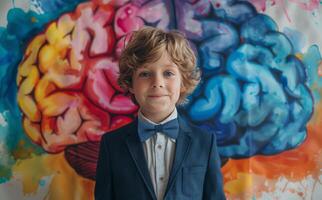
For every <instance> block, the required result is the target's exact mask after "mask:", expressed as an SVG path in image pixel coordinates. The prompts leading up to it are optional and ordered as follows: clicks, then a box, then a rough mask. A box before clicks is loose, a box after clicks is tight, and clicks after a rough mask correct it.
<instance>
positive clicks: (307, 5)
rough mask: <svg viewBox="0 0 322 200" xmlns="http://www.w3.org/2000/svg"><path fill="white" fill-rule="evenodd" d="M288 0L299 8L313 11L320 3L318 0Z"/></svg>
mask: <svg viewBox="0 0 322 200" xmlns="http://www.w3.org/2000/svg"><path fill="white" fill-rule="evenodd" d="M289 1H290V2H293V3H295V4H297V5H298V6H299V7H300V8H302V9H303V10H307V11H313V10H315V9H318V7H319V5H320V0H310V1H309V2H302V1H301V0H289Z"/></svg>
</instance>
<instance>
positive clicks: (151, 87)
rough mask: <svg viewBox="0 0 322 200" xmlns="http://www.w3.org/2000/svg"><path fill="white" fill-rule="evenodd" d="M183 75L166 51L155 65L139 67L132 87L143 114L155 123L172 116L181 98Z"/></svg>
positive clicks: (131, 89) (133, 77)
mask: <svg viewBox="0 0 322 200" xmlns="http://www.w3.org/2000/svg"><path fill="white" fill-rule="evenodd" d="M181 90H182V89H181V73H180V71H179V68H178V66H177V65H176V64H174V63H173V62H172V61H171V59H170V58H169V56H168V54H167V53H166V51H164V53H163V54H162V56H161V58H160V59H159V60H157V61H156V62H154V63H147V64H145V65H144V66H143V67H139V68H138V69H137V70H136V71H135V72H134V73H133V76H132V87H131V88H130V89H129V91H130V92H131V93H133V94H134V96H135V99H136V100H137V102H138V104H139V105H140V109H141V112H142V113H143V114H144V116H145V117H147V118H148V119H150V120H152V121H153V122H160V121H162V120H163V119H165V118H166V117H167V116H169V115H170V114H171V112H172V111H173V110H174V108H175V105H176V103H177V101H178V99H179V97H180V91H181Z"/></svg>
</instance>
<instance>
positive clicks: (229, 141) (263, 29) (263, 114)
mask: <svg viewBox="0 0 322 200" xmlns="http://www.w3.org/2000/svg"><path fill="white" fill-rule="evenodd" d="M219 2H220V4H215V3H214V4H213V10H212V12H213V13H210V14H209V15H211V16H212V19H210V20H209V19H208V18H206V17H205V18H206V19H205V20H203V18H202V17H200V19H199V20H200V22H201V23H202V24H203V26H202V29H203V30H202V34H201V38H199V39H198V40H197V41H196V44H197V45H196V46H197V49H198V53H199V55H200V59H201V61H200V62H199V63H200V64H201V67H202V72H203V73H204V75H203V81H202V84H201V86H200V87H198V90H197V93H198V94H193V95H192V97H190V104H189V105H187V106H186V110H187V114H188V116H189V118H190V120H192V121H193V122H195V123H197V124H198V125H199V126H200V127H201V128H203V129H205V130H207V131H208V132H211V133H213V134H216V135H217V143H218V145H219V152H220V155H221V156H223V157H233V158H243V157H250V156H253V155H256V154H265V155H272V154H277V153H280V152H283V151H285V150H287V149H291V148H296V147H297V146H298V145H299V144H301V143H302V142H303V141H304V139H305V138H306V134H307V132H306V124H307V122H308V121H309V119H310V118H311V115H312V112H313V98H312V95H311V91H310V89H309V88H308V86H307V80H308V79H307V78H308V77H307V76H306V65H307V63H305V62H302V61H301V60H299V59H298V58H297V57H296V56H295V55H294V54H295V52H298V51H299V50H300V47H301V46H299V45H300V44H299V45H298V46H295V47H294V45H293V43H294V40H295V38H296V37H298V35H296V34H294V32H292V33H293V35H292V34H291V33H290V31H289V30H287V31H286V33H282V32H279V31H278V27H277V24H276V23H275V21H274V20H273V19H271V18H270V17H269V16H267V15H264V14H258V13H256V11H255V10H254V8H253V6H252V5H250V4H248V3H241V2H237V1H233V0H231V1H219ZM237 8H238V9H237ZM232 11H234V12H232ZM217 20H219V21H218V22H217ZM289 35H292V37H291V38H289ZM225 37H226V38H227V39H226V38H225ZM228 38H229V39H228ZM310 59H311V58H310ZM308 60H309V59H308ZM314 66H317V65H316V64H314ZM314 70H315V73H316V71H317V70H316V69H314ZM312 71H313V70H312ZM218 122H219V123H218ZM215 125H216V126H215ZM228 126H232V127H234V128H231V129H227V127H228ZM234 131H235V132H234Z"/></svg>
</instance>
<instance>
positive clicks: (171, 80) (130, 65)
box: [95, 27, 225, 200]
mask: <svg viewBox="0 0 322 200" xmlns="http://www.w3.org/2000/svg"><path fill="white" fill-rule="evenodd" d="M195 63H196V58H195V55H194V53H193V51H192V49H191V48H190V46H189V43H188V41H187V40H186V39H185V38H184V36H183V35H182V34H180V33H179V32H176V31H170V32H164V31H162V30H160V29H157V28H152V27H146V28H143V29H140V30H139V31H135V32H134V33H133V34H132V36H131V39H130V41H129V43H128V44H127V46H126V48H125V49H124V50H123V51H122V54H121V57H120V60H119V68H120V77H119V84H120V85H121V86H122V87H123V88H124V89H125V90H126V91H128V92H130V93H131V94H132V95H133V96H134V97H135V100H136V102H137V103H138V105H139V106H140V109H139V112H138V117H137V119H135V120H134V121H133V122H132V123H130V124H128V125H126V126H124V127H122V128H120V129H118V130H116V131H113V132H111V133H107V134H105V135H104V136H103V137H102V140H101V145H100V152H99V159H98V164H97V172H96V185H95V199H97V200H150V199H153V200H162V199H166V200H183V199H192V200H199V199H203V200H211V199H214V200H221V199H225V196H224V192H223V189H222V188H223V184H222V176H221V173H220V159H219V156H218V152H217V147H216V138H215V135H213V134H209V133H206V132H204V131H202V130H200V129H198V127H196V126H194V125H191V124H189V123H187V122H185V121H184V120H183V119H182V118H181V117H180V114H179V113H178V112H177V109H176V105H179V104H182V103H184V102H185V101H186V97H187V95H188V94H190V93H191V92H192V91H193V90H194V88H195V87H196V85H197V84H198V82H199V80H200V75H199V72H198V70H197V68H196V67H195Z"/></svg>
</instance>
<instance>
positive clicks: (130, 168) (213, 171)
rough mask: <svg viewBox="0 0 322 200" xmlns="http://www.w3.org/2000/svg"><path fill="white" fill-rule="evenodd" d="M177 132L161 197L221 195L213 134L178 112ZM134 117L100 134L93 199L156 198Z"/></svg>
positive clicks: (179, 199)
mask: <svg viewBox="0 0 322 200" xmlns="http://www.w3.org/2000/svg"><path fill="white" fill-rule="evenodd" d="M178 120H179V127H180V130H179V135H178V138H177V140H176V149H175V156H174V161H173V166H172V170H171V173H170V177H169V182H168V185H167V188H166V192H165V195H164V199H165V200H185V199H191V200H199V199H200V200H201V199H202V200H221V199H225V195H224V192H223V182H222V175H221V172H220V158H219V156H218V152H217V147H216V137H215V135H214V134H210V133H207V132H205V131H202V130H200V129H199V128H198V127H196V126H194V125H191V124H187V123H186V122H184V121H183V120H182V119H181V118H180V116H179V115H178ZM137 124H138V123H137V119H136V120H134V121H133V122H132V123H130V124H128V125H126V126H124V127H122V128H120V129H117V130H116V131H113V132H111V133H107V134H105V135H104V136H103V137H102V140H101V144H100V150H99V159H98V163H97V169H96V185H95V199H96V200H156V199H157V198H156V195H155V193H154V189H153V185H152V181H151V178H150V174H149V170H148V167H147V162H146V159H145V155H144V151H143V146H142V143H141V142H140V140H139V136H138V131H137V130H138V129H137Z"/></svg>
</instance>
